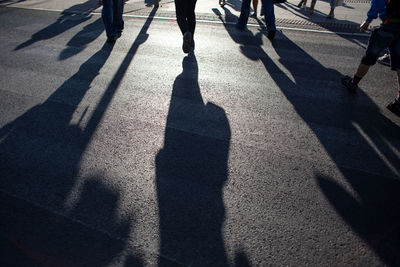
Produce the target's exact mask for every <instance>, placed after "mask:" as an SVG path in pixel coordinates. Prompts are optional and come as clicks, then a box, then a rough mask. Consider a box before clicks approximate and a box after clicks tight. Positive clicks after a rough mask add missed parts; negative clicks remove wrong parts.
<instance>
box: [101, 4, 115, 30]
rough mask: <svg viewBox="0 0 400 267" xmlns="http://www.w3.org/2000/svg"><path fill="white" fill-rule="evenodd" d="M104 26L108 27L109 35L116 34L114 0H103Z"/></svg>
mask: <svg viewBox="0 0 400 267" xmlns="http://www.w3.org/2000/svg"><path fill="white" fill-rule="evenodd" d="M101 15H102V18H103V23H104V28H105V29H106V34H107V37H108V38H110V37H114V36H115V29H114V23H113V22H114V3H113V0H103V10H102V11H101Z"/></svg>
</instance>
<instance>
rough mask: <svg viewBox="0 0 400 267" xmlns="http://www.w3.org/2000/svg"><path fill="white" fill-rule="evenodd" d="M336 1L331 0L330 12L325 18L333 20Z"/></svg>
mask: <svg viewBox="0 0 400 267" xmlns="http://www.w3.org/2000/svg"><path fill="white" fill-rule="evenodd" d="M336 3H337V0H331V11H330V12H329V14H328V16H327V18H329V19H333V18H334V17H335V8H336Z"/></svg>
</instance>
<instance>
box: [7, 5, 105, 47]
mask: <svg viewBox="0 0 400 267" xmlns="http://www.w3.org/2000/svg"><path fill="white" fill-rule="evenodd" d="M96 1H97V0H87V1H86V2H84V3H80V4H77V5H74V6H72V7H69V8H67V9H65V10H64V11H62V12H61V15H60V17H59V18H58V19H57V20H56V21H55V22H54V23H52V24H50V25H48V26H47V27H45V28H43V29H42V30H40V31H38V32H37V33H35V34H33V35H32V37H31V39H29V40H27V41H25V42H24V43H22V44H19V45H18V46H17V47H16V48H15V49H14V51H16V50H20V49H23V48H25V47H27V46H30V45H32V44H34V43H36V42H39V41H43V40H48V39H51V38H54V37H55V36H57V35H60V34H62V33H64V32H66V31H68V30H70V29H72V28H74V27H76V26H78V25H79V24H81V23H83V22H85V21H87V20H89V19H90V18H91V17H92V15H91V14H90V12H91V11H93V10H95V9H96V8H98V4H97V5H96V4H94V3H98V2H96ZM78 10H86V12H84V13H82V12H80V13H76V11H78Z"/></svg>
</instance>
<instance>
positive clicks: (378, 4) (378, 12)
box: [366, 0, 388, 22]
mask: <svg viewBox="0 0 400 267" xmlns="http://www.w3.org/2000/svg"><path fill="white" fill-rule="evenodd" d="M387 1H388V0H372V1H371V7H370V8H369V11H368V13H367V19H366V21H368V22H371V21H373V20H374V19H376V18H377V17H378V16H379V18H380V19H381V20H382V21H385V20H386V19H387V17H388V14H387V12H386V4H387Z"/></svg>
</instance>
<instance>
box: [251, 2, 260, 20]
mask: <svg viewBox="0 0 400 267" xmlns="http://www.w3.org/2000/svg"><path fill="white" fill-rule="evenodd" d="M257 6H258V0H253V10H254V13H253V14H252V15H251V16H253V17H257Z"/></svg>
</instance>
